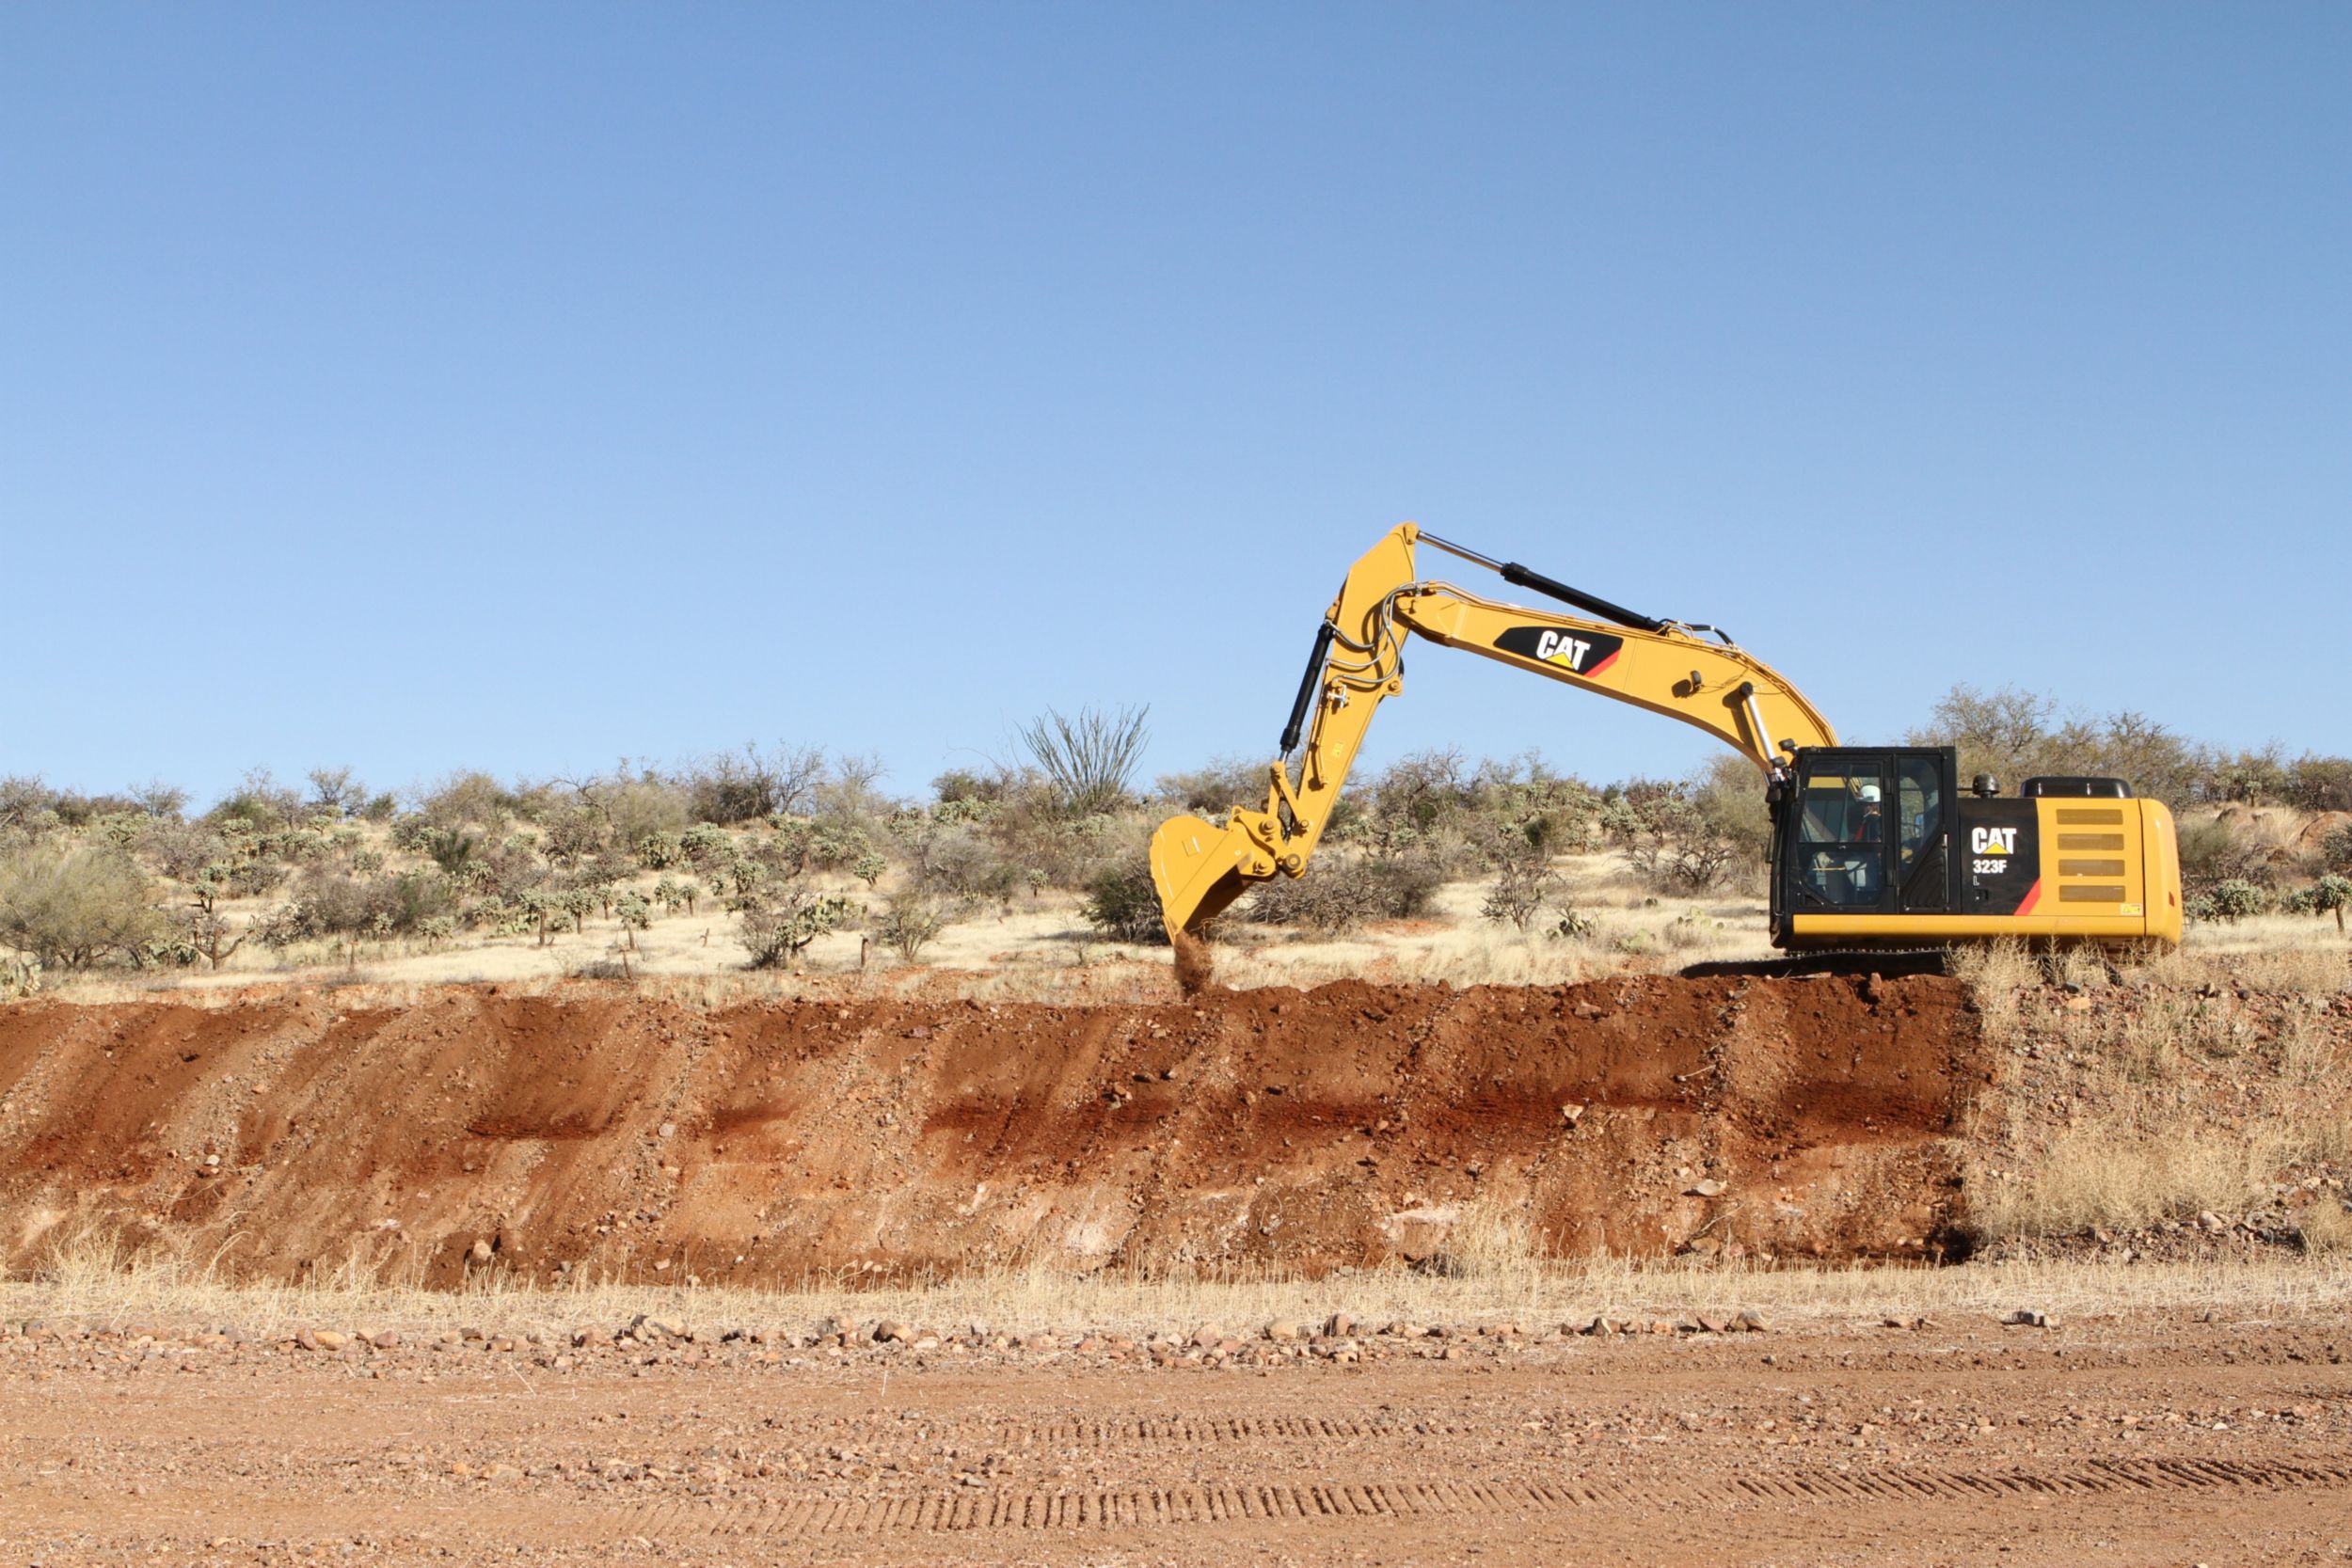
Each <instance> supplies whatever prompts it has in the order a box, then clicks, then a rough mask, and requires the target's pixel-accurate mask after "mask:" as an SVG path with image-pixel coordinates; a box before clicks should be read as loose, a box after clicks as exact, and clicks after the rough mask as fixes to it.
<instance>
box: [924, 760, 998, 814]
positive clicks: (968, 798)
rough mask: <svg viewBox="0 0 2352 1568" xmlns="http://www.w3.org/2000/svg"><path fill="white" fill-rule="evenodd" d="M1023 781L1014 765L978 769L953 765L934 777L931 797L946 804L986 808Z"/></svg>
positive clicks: (941, 803)
mask: <svg viewBox="0 0 2352 1568" xmlns="http://www.w3.org/2000/svg"><path fill="white" fill-rule="evenodd" d="M1019 785H1020V779H1019V776H1018V775H1017V774H1016V773H1014V772H1013V771H1012V770H1011V769H1010V768H995V769H993V770H992V771H990V772H986V773H976V772H974V771H973V770H972V769H970V768H949V769H948V770H947V771H946V772H945V773H942V774H941V775H940V776H939V777H937V778H936V779H933V780H932V781H931V799H932V800H934V801H935V802H936V803H938V804H940V805H943V806H947V805H961V806H965V807H971V808H985V807H988V806H992V805H994V804H995V803H996V802H997V801H999V800H1004V799H1005V798H1006V797H1007V796H1008V795H1009V794H1011V793H1012V792H1013V791H1014V790H1015V789H1016V788H1018V787H1019Z"/></svg>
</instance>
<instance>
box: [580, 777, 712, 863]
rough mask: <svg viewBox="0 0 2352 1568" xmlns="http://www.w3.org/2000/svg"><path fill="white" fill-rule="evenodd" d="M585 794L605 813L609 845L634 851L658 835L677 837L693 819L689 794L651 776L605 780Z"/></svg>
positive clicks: (589, 788) (591, 786)
mask: <svg viewBox="0 0 2352 1568" xmlns="http://www.w3.org/2000/svg"><path fill="white" fill-rule="evenodd" d="M585 793H586V795H587V797H588V799H589V800H591V801H592V802H593V803H594V804H595V806H596V809H597V811H599V812H600V813H602V814H603V816H604V819H605V823H606V827H607V834H606V837H607V840H608V842H610V843H612V844H615V845H626V846H628V847H629V848H631V849H632V850H633V849H635V848H636V847H637V846H639V845H641V844H643V843H644V841H645V840H646V839H647V838H648V837H650V836H653V835H655V834H663V835H669V836H672V837H675V835H676V834H678V833H681V832H685V831H686V827H687V824H688V823H690V822H691V821H692V820H693V817H692V816H691V813H690V812H689V811H688V809H687V795H686V791H685V790H683V789H681V788H679V787H678V786H676V785H675V784H671V783H669V782H668V781H667V780H664V779H660V778H658V777H656V776H654V775H652V774H650V773H645V774H641V775H640V776H639V777H637V778H633V779H630V778H618V779H612V780H607V781H602V782H599V783H597V784H591V785H589V786H588V788H587V790H586V791H585Z"/></svg>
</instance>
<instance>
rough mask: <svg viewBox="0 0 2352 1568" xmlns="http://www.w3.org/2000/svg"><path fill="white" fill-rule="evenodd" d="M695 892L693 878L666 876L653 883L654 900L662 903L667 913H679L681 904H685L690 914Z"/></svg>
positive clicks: (692, 910) (692, 909)
mask: <svg viewBox="0 0 2352 1568" xmlns="http://www.w3.org/2000/svg"><path fill="white" fill-rule="evenodd" d="M694 894H695V886H694V882H693V880H692V879H691V878H682V877H664V878H662V879H660V881H658V882H656V883H654V885H653V901H654V902H655V903H657V904H659V905H660V906H661V908H662V911H663V912H664V913H666V914H675V913H677V911H678V907H679V906H680V905H684V906H685V908H686V912H687V913H688V914H692V913H693V912H694Z"/></svg>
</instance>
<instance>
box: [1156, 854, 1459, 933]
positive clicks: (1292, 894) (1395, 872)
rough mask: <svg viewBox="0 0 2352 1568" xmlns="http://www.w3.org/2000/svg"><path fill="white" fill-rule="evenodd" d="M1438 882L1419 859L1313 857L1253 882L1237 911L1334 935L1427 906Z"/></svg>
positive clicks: (1263, 922) (1259, 921)
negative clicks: (1294, 869)
mask: <svg viewBox="0 0 2352 1568" xmlns="http://www.w3.org/2000/svg"><path fill="white" fill-rule="evenodd" d="M1442 883H1443V879H1442V878H1441V877H1440V876H1439V874H1438V870H1437V868H1436V867H1435V866H1433V865H1430V864H1428V863H1425V862H1422V861H1417V860H1410V859H1399V858H1391V857H1385V856H1372V855H1361V856H1357V855H1326V856H1318V857H1317V858H1316V859H1315V861H1314V862H1313V863H1311V865H1309V866H1308V867H1307V872H1306V875H1304V876H1302V877H1277V878H1275V879H1273V880H1271V881H1266V882H1261V883H1259V884H1258V885H1257V887H1255V888H1254V889H1252V890H1251V891H1250V894H1249V897H1248V902H1246V903H1245V904H1243V905H1242V907H1241V911H1240V912H1241V917H1242V918H1243V919H1244V920H1246V921H1248V922H1250V923H1251V924H1252V925H1260V926H1303V927H1307V928H1308V929H1309V930H1311V931H1317V932H1320V933H1323V934H1325V935H1335V934H1337V933H1339V932H1342V931H1346V930H1351V929H1353V928H1354V927H1358V926H1360V925H1362V924H1364V923H1365V922H1366V921H1373V920H1406V919H1410V918H1411V917H1413V916H1414V915H1417V914H1419V913H1421V912H1422V911H1423V910H1425V909H1427V908H1428V907H1429V900H1430V899H1431V898H1432V897H1433V896H1435V895H1436V893H1437V891H1438V887H1440V886H1441V885H1442ZM1155 908H1156V906H1155Z"/></svg>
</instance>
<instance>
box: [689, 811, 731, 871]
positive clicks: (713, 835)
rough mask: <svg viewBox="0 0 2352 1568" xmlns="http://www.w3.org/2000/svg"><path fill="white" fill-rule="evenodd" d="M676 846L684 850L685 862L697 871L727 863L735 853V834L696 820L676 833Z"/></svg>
mask: <svg viewBox="0 0 2352 1568" xmlns="http://www.w3.org/2000/svg"><path fill="white" fill-rule="evenodd" d="M678 847H679V848H680V849H682V850H684V851H685V852H686V861H687V863H688V864H690V865H691V866H693V867H694V868H695V869H696V870H698V871H707V870H709V869H710V868H711V867H712V866H714V865H725V864H728V863H732V862H733V861H734V859H735V854H736V851H735V835H734V834H733V833H731V832H727V831H726V830H725V829H724V828H722V827H719V826H717V825H716V824H713V823H709V822H697V823H695V824H694V825H693V826H692V827H691V828H689V829H687V830H686V831H685V832H682V833H680V834H678Z"/></svg>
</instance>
